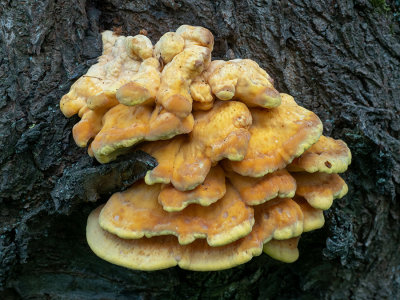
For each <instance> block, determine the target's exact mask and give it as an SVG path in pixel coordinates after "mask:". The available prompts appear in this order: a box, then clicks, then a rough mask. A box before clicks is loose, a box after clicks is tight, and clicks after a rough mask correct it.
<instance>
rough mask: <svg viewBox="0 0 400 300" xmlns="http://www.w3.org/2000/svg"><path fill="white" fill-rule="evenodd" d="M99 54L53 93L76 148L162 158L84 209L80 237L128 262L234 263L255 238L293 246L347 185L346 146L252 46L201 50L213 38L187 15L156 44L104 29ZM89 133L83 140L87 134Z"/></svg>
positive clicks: (266, 247)
mask: <svg viewBox="0 0 400 300" xmlns="http://www.w3.org/2000/svg"><path fill="white" fill-rule="evenodd" d="M102 39H103V54H102V56H101V57H100V58H99V62H98V63H97V64H95V65H93V66H92V67H91V68H90V69H89V70H88V72H87V74H85V75H83V76H82V77H81V78H80V79H78V81H77V82H76V83H74V84H73V85H72V86H71V90H70V91H69V93H68V94H66V95H65V96H63V97H62V99H61V101H60V108H61V111H62V112H63V113H64V115H65V116H66V117H70V116H72V115H74V114H78V115H79V117H80V118H81V120H80V121H79V122H78V123H77V124H76V125H75V126H74V128H73V137H74V139H75V142H76V144H77V145H78V146H80V147H86V146H87V147H88V152H89V154H90V155H91V156H93V157H94V158H95V159H97V160H98V161H99V162H100V163H108V162H109V161H112V160H114V159H116V158H117V157H118V156H119V155H120V154H124V153H129V152H130V151H131V149H133V148H134V147H136V149H141V150H143V151H145V152H147V153H149V154H150V155H152V156H154V157H155V158H156V159H157V162H158V165H157V166H156V167H155V168H154V169H153V170H150V171H148V172H147V174H146V176H145V178H144V180H141V181H139V182H137V183H135V184H133V185H132V186H131V187H130V188H129V189H128V190H126V191H124V192H121V193H115V194H114V195H112V196H111V198H110V199H109V200H108V202H107V203H106V204H105V205H104V206H100V207H99V208H97V209H96V210H94V211H93V212H92V213H91V214H90V216H89V218H88V224H87V232H86V234H87V241H88V243H89V246H90V248H91V249H92V250H93V251H94V252H95V253H96V254H97V255H98V256H100V257H101V258H103V259H105V260H107V261H109V262H111V263H114V264H117V265H120V266H124V267H127V268H131V269H137V270H159V269H164V268H169V267H173V266H176V265H178V266H180V267H181V268H184V269H188V270H196V271H213V270H222V269H227V268H232V267H234V266H237V265H239V264H243V263H245V262H247V261H249V260H250V259H251V258H252V257H254V256H258V255H260V254H261V253H262V252H263V251H264V252H265V253H266V254H268V255H270V256H271V257H272V258H274V259H277V260H280V261H283V262H294V261H295V260H297V259H298V257H299V251H298V249H297V244H298V242H299V238H300V235H301V234H302V233H303V232H307V231H311V230H315V229H318V228H321V227H322V226H323V225H324V222H325V220H324V215H323V210H325V209H328V208H329V207H330V206H331V205H332V202H333V200H334V199H336V198H341V197H343V196H344V195H345V194H346V193H347V190H348V188H347V185H346V183H345V182H344V181H343V179H341V178H340V177H339V175H337V174H336V173H339V172H343V171H345V170H346V169H347V167H348V165H349V164H350V161H351V153H350V150H349V149H348V147H347V146H346V144H345V143H344V142H343V141H340V140H334V139H331V138H329V137H325V136H321V134H322V123H321V121H320V119H319V118H318V116H317V115H315V114H314V113H313V112H311V111H309V110H307V109H305V108H303V107H301V106H299V105H298V104H297V103H296V102H295V100H294V99H293V97H292V96H290V95H288V94H283V93H279V92H278V91H277V90H276V88H275V87H274V85H273V80H272V78H271V76H270V75H268V73H267V72H266V71H264V70H263V69H262V68H260V66H259V65H258V64H257V63H256V62H254V61H252V60H249V59H235V60H231V61H222V60H214V61H211V53H212V50H213V46H214V37H213V35H212V34H211V32H210V31H209V30H207V29H205V28H202V27H195V26H189V25H183V26H181V27H179V28H178V29H177V30H176V32H167V33H166V34H164V35H163V36H162V37H161V38H160V40H159V41H158V42H157V43H155V45H154V46H153V44H152V42H151V41H150V39H149V38H147V37H146V36H144V35H136V36H133V37H132V36H129V37H123V36H118V35H116V34H114V33H112V32H110V31H105V32H104V33H103V34H102ZM90 142H91V143H90Z"/></svg>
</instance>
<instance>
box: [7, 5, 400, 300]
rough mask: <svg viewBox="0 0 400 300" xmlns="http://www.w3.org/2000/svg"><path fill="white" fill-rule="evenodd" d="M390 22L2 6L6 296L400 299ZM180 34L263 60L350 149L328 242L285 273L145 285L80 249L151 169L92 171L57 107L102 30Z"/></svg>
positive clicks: (396, 54)
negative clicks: (101, 215)
mask: <svg viewBox="0 0 400 300" xmlns="http://www.w3.org/2000/svg"><path fill="white" fill-rule="evenodd" d="M397 5H398V4H397ZM398 9H399V8H398V6H396V4H395V1H393V3H392V4H391V3H388V4H387V5H384V4H383V3H382V1H367V0H353V1H352V0H340V1H335V0H328V1H326V0H324V1H322V0H321V1H320V0H315V1H311V0H291V1H287V0H286V1H239V0H237V1H206V0H197V1H193V0H182V1H178V0H175V1H174V0H160V1H156V0H151V1H143V2H142V1H127V0H126V1H124V0H106V1H84V0H69V1H66V0H58V1H57V0H43V1H11V0H9V1H7V0H0V41H1V42H0V298H1V299H20V298H22V299H147V298H159V299H165V298H179V299H186V298H190V299H198V298H215V299H221V298H224V299H249V298H258V299H276V298H288V299H295V298H296V299H298V298H304V299H312V298H324V299H383V298H385V299H396V298H397V299H398V298H399V297H400V255H399V250H400V230H399V228H400V219H399V217H400V207H399V206H400V205H399V203H400V197H399V194H400V187H399V183H400V176H399V174H400V141H399V134H400V113H399V112H400V88H399V87H400V42H399V41H400V39H399V36H400V30H399V22H398V20H396V19H395V15H396V14H397V13H398ZM181 24H192V25H201V26H204V27H207V28H209V29H210V30H211V31H212V32H213V33H214V35H215V41H216V44H215V50H214V57H215V58H223V59H231V58H233V57H243V58H244V57H246V58H252V59H254V60H256V61H257V62H259V63H260V64H261V66H262V67H263V68H265V69H266V70H267V71H268V73H270V74H271V75H272V77H273V78H274V79H275V80H276V84H277V88H278V89H279V90H280V91H282V92H286V93H289V94H291V95H293V96H294V97H295V99H296V100H297V101H298V102H299V103H300V104H301V105H303V106H305V107H307V108H309V109H311V110H313V111H314V112H316V113H317V114H318V115H319V116H320V118H321V120H322V121H323V123H324V133H325V134H326V135H329V136H333V137H335V138H342V139H344V140H345V141H346V142H347V143H348V145H349V147H350V148H351V150H352V153H353V163H352V165H351V167H350V170H349V171H348V172H347V173H346V174H345V175H344V177H345V179H346V181H347V182H348V183H349V187H350V191H349V194H348V195H347V196H346V197H345V198H344V199H342V200H338V201H336V202H335V204H334V205H333V207H332V208H331V209H330V210H329V211H328V212H327V213H326V214H325V217H326V225H325V227H324V229H322V230H319V231H317V232H314V233H310V234H305V235H304V238H302V239H301V241H300V259H299V260H298V261H297V262H296V263H294V264H290V265H287V264H283V263H279V262H275V261H273V260H272V259H270V258H268V257H267V256H266V255H261V256H260V257H257V258H254V259H253V260H252V261H251V262H249V263H247V264H245V265H242V266H239V267H236V268H234V269H231V270H226V271H222V272H204V273H202V272H197V273H196V272H189V271H184V270H181V269H179V268H172V269H168V270H163V271H157V272H138V271H131V270H128V269H124V268H121V267H118V266H114V265H111V264H109V263H107V262H105V261H102V260H101V259H100V258H97V257H96V256H95V255H94V254H93V253H92V252H91V251H90V249H89V247H88V246H87V244H86V241H85V225H86V217H87V215H88V213H89V212H90V210H91V209H93V208H94V207H95V206H97V205H99V203H102V202H105V201H106V200H107V197H108V196H109V194H110V192H112V191H113V190H118V189H123V188H124V187H126V186H127V185H128V184H129V183H130V182H132V181H133V180H135V179H136V178H138V177H139V176H141V175H142V174H143V172H144V171H145V170H146V169H147V168H151V167H152V166H153V165H154V161H153V160H152V159H151V158H150V157H149V156H147V155H145V154H143V153H141V154H140V153H139V154H137V155H136V156H133V157H131V158H130V159H128V160H121V161H119V162H116V163H113V164H110V165H107V166H101V165H99V164H97V163H96V162H94V161H93V160H91V159H90V158H88V157H87V154H86V150H85V149H79V148H78V147H77V146H75V144H74V142H73V140H72V137H71V128H72V126H73V124H74V123H76V122H77V117H74V118H71V119H69V120H68V119H66V118H64V116H63V115H62V114H61V112H60V110H59V100H60V98H61V96H62V95H63V94H65V93H66V92H67V91H68V89H69V87H70V86H71V84H72V83H73V82H74V81H75V80H76V79H77V78H79V77H80V76H81V75H82V74H84V73H85V72H86V70H87V69H88V67H89V66H90V65H92V64H94V63H95V62H96V57H97V56H99V55H100V53H101V39H100V35H99V33H100V32H101V31H102V30H105V29H112V28H113V27H121V28H122V31H123V34H129V35H135V34H137V33H139V30H140V29H146V30H147V31H148V35H149V37H150V38H151V39H152V40H153V41H156V40H157V39H158V38H159V37H160V36H161V34H163V33H164V32H167V31H173V30H175V29H176V28H177V27H178V26H179V25H181ZM132 170H133V171H132ZM121 173H122V174H124V175H123V178H119V177H118V174H121ZM104 183H107V184H106V185H105V184H104ZM95 200H97V202H96V203H94V202H93V201H95Z"/></svg>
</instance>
